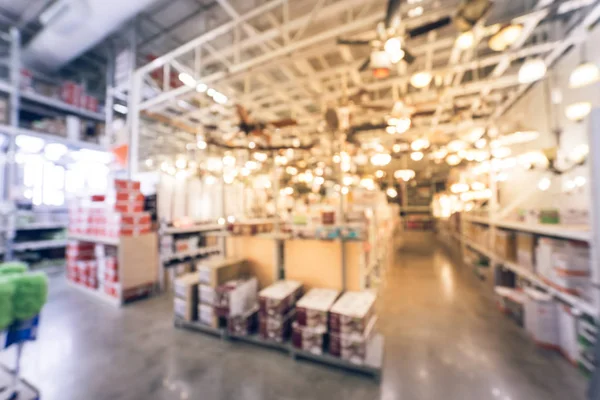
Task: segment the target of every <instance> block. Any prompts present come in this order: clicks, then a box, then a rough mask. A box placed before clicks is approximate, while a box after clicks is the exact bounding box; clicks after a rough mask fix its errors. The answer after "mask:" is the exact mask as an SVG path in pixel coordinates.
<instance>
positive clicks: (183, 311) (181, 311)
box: [173, 297, 187, 318]
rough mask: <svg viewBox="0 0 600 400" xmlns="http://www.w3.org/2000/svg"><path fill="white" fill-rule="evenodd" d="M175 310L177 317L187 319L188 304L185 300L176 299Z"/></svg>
mask: <svg viewBox="0 0 600 400" xmlns="http://www.w3.org/2000/svg"><path fill="white" fill-rule="evenodd" d="M173 310H174V311H175V315H176V316H178V317H182V318H185V317H186V315H187V302H186V301H185V300H184V299H180V298H177V297H176V298H175V302H174V304H173Z"/></svg>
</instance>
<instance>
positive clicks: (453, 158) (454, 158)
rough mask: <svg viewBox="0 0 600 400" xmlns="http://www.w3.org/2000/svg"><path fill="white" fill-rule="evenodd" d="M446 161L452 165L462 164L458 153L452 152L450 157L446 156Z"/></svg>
mask: <svg viewBox="0 0 600 400" xmlns="http://www.w3.org/2000/svg"><path fill="white" fill-rule="evenodd" d="M446 162H447V163H448V165H450V166H451V167H454V166H456V165H458V164H460V162H461V159H460V157H459V156H458V155H456V154H450V155H449V156H448V157H446Z"/></svg>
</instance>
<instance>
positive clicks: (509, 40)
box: [488, 24, 523, 51]
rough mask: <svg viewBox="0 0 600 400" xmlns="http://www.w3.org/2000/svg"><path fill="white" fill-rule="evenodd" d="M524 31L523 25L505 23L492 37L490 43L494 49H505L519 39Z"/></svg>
mask: <svg viewBox="0 0 600 400" xmlns="http://www.w3.org/2000/svg"><path fill="white" fill-rule="evenodd" d="M522 32H523V25H520V24H509V25H505V26H503V27H502V28H501V29H500V30H499V31H498V32H496V33H495V34H494V35H493V36H492V37H491V38H490V40H489V42H488V45H489V46H490V49H492V50H494V51H504V50H506V49H508V47H509V46H511V45H512V44H513V43H515V42H516V41H517V40H518V39H519V37H520V36H521V33H522Z"/></svg>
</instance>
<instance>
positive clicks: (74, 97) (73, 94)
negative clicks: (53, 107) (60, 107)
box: [60, 81, 84, 107]
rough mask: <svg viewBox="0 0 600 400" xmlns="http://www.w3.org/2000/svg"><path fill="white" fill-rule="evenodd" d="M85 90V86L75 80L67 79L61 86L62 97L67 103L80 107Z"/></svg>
mask: <svg viewBox="0 0 600 400" xmlns="http://www.w3.org/2000/svg"><path fill="white" fill-rule="evenodd" d="M83 91H84V90H83V86H81V85H79V84H77V83H75V82H73V81H66V82H64V83H63V84H62V86H61V92H60V98H61V100H62V101H64V102H65V103H68V104H71V105H73V106H75V107H79V103H80V102H81V95H82V94H83Z"/></svg>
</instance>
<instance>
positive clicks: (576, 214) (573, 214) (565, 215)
mask: <svg viewBox="0 0 600 400" xmlns="http://www.w3.org/2000/svg"><path fill="white" fill-rule="evenodd" d="M560 222H561V224H563V225H587V224H589V222H590V213H589V211H588V210H585V209H574V208H569V209H566V210H562V211H561V212H560Z"/></svg>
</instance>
